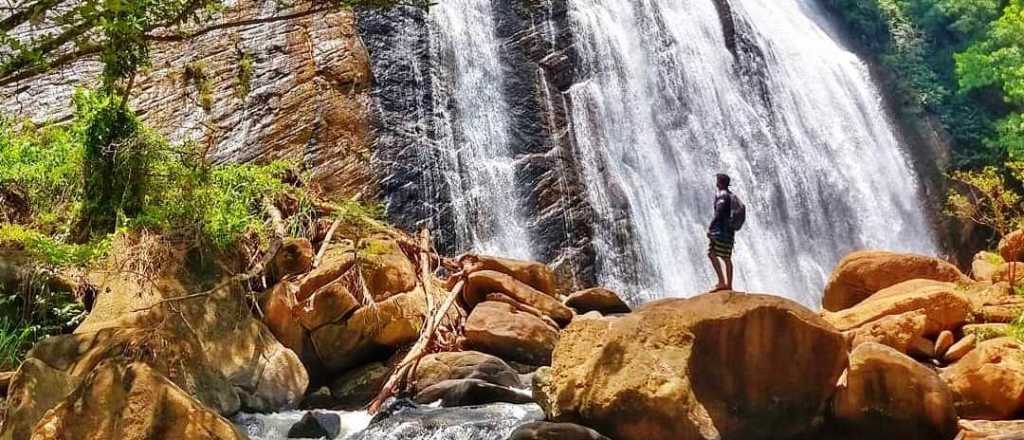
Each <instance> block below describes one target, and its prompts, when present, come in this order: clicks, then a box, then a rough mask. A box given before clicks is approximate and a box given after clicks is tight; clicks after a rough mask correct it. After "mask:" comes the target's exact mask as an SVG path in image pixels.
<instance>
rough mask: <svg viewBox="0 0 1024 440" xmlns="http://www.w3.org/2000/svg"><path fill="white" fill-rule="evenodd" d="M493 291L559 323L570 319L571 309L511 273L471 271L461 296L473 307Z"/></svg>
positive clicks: (567, 321) (565, 322)
mask: <svg viewBox="0 0 1024 440" xmlns="http://www.w3.org/2000/svg"><path fill="white" fill-rule="evenodd" d="M494 292H498V293H503V294H505V295H507V296H509V297H511V298H512V299H515V300H516V301H518V302H521V303H523V304H526V305H528V306H531V307H533V308H535V309H537V310H540V311H541V312H543V313H544V314H545V315H547V316H549V317H550V318H551V319H553V320H555V321H557V322H558V323H559V324H563V325H564V324H568V323H569V321H572V317H573V313H572V310H571V309H569V308H568V307H566V306H565V305H563V304H562V303H561V302H560V301H559V300H557V299H555V298H554V297H552V296H550V295H548V294H546V293H544V292H541V291H539V290H537V289H534V288H533V287H530V286H529V285H527V284H525V283H523V282H521V281H519V280H517V279H516V278H514V277H512V276H511V275H508V274H505V273H501V272H497V271H493V270H481V271H478V272H473V273H471V274H470V275H469V276H468V277H467V279H466V286H465V287H464V288H463V298H464V299H465V300H466V304H468V305H469V306H470V307H474V306H476V305H477V304H479V303H482V302H484V301H486V300H487V294H489V293H494Z"/></svg>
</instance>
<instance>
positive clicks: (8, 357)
mask: <svg viewBox="0 0 1024 440" xmlns="http://www.w3.org/2000/svg"><path fill="white" fill-rule="evenodd" d="M38 339H39V338H38V337H36V336H35V332H34V331H33V328H32V327H30V326H28V327H26V326H21V325H17V324H16V323H13V322H11V321H10V320H8V319H6V318H0V370H4V371H10V370H14V369H17V368H18V367H19V366H21V361H22V360H23V359H24V358H25V353H27V352H28V350H29V348H31V347H32V344H34V343H35V342H36V341H37V340H38Z"/></svg>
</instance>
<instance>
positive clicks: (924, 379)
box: [833, 342, 957, 440]
mask: <svg viewBox="0 0 1024 440" xmlns="http://www.w3.org/2000/svg"><path fill="white" fill-rule="evenodd" d="M833 416H834V419H835V421H836V422H837V424H839V425H840V429H842V430H843V431H845V432H846V433H847V434H852V435H853V438H899V439H907V440H910V439H921V440H942V439H952V438H953V437H954V436H956V432H957V425H956V421H957V417H956V409H955V408H954V407H953V396H952V393H951V392H950V390H949V388H948V387H947V386H946V384H945V382H943V381H942V379H940V378H939V375H938V374H936V373H935V372H934V371H932V370H930V369H929V368H927V367H925V366H923V365H921V364H919V363H917V361H915V360H913V359H911V358H909V357H907V356H906V355H904V354H902V353H900V352H898V351H896V350H894V349H892V348H889V347H886V346H884V345H881V344H877V343H871V342H869V343H865V344H861V345H860V346H858V347H857V348H855V349H854V350H853V352H852V353H850V366H849V369H848V370H847V373H846V383H845V384H844V385H841V386H840V387H839V389H838V390H837V391H836V396H835V398H834V401H833Z"/></svg>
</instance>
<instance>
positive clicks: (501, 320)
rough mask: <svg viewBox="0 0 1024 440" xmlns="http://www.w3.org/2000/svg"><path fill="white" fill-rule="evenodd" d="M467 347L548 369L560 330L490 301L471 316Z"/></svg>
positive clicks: (466, 328)
mask: <svg viewBox="0 0 1024 440" xmlns="http://www.w3.org/2000/svg"><path fill="white" fill-rule="evenodd" d="M465 336H466V345H467V346H468V347H469V348H471V349H474V350H480V351H482V352H485V353H491V354H494V355H497V356H500V357H501V358H503V359H508V360H512V361H516V362H522V363H525V364H531V365H547V364H549V363H550V362H551V351H552V350H554V349H555V343H557V342H558V330H557V329H555V328H552V327H551V326H550V325H548V324H546V323H544V321H542V320H541V319H540V318H538V317H536V316H534V315H532V314H529V313H525V312H520V311H518V310H516V309H515V308H513V307H512V306H510V305H508V304H505V303H500V302H493V301H487V302H483V303H480V304H478V305H477V306H476V308H474V309H473V311H472V312H471V313H470V314H469V318H468V319H467V320H466V327H465Z"/></svg>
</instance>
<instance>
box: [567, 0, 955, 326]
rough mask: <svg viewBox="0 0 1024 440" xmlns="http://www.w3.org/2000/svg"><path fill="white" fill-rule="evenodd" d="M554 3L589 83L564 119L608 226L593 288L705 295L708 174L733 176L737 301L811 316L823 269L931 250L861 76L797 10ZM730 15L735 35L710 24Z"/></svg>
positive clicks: (793, 4)
mask: <svg viewBox="0 0 1024 440" xmlns="http://www.w3.org/2000/svg"><path fill="white" fill-rule="evenodd" d="M715 1H719V2H720V3H719V4H718V5H717V7H716V4H715ZM569 4H570V6H569V8H570V10H569V15H570V23H571V28H572V31H573V34H574V35H575V37H576V40H577V45H578V50H579V53H580V59H581V66H580V68H581V69H583V71H584V76H585V77H586V79H585V80H584V81H582V82H580V83H578V84H576V85H575V86H573V87H572V89H571V90H570V92H569V93H570V96H571V100H572V102H573V104H574V107H573V112H572V119H571V124H572V129H573V132H574V133H575V140H576V147H577V152H578V153H577V154H578V157H579V159H580V160H581V161H582V162H583V165H584V169H585V174H586V179H587V191H588V194H589V196H590V199H591V202H592V204H593V206H594V207H595V209H596V210H597V211H598V212H599V213H600V215H599V216H600V218H601V219H602V220H605V225H604V226H603V227H600V228H598V229H597V230H598V237H597V246H598V258H599V259H602V260H603V264H601V265H600V266H601V268H602V270H601V273H600V277H601V278H602V280H601V281H603V282H604V283H605V284H608V285H612V286H616V287H618V288H620V289H623V290H626V291H630V292H636V293H641V292H642V293H641V296H640V297H634V299H636V300H640V301H643V300H646V299H651V298H652V297H658V296H680V295H689V294H692V293H695V292H697V291H698V290H699V289H700V288H701V287H706V286H709V285H710V284H711V280H713V275H712V273H711V271H710V268H709V265H708V263H707V257H706V247H707V239H706V237H705V231H706V227H707V223H708V221H709V219H710V215H711V205H712V198H713V194H714V174H715V173H717V172H725V173H727V174H729V175H730V176H732V177H733V188H734V190H735V192H736V193H737V194H739V195H740V196H741V197H742V198H743V199H744V200H745V202H746V203H747V205H748V208H747V212H748V222H747V225H746V226H745V229H744V230H743V231H741V232H740V233H739V235H738V242H737V246H736V252H735V255H734V261H735V262H736V266H737V268H738V269H737V270H738V275H737V283H736V287H738V288H740V289H751V290H757V291H768V292H778V293H783V294H786V295H787V296H790V297H791V298H793V299H796V300H798V301H800V302H803V303H804V304H806V305H809V306H812V307H816V306H817V304H818V299H819V294H818V293H817V292H820V288H821V286H822V285H823V281H824V279H825V278H826V276H827V274H828V272H829V271H830V270H831V268H832V267H834V265H835V263H836V262H837V261H838V260H839V258H841V256H842V255H844V254H845V253H847V252H849V251H851V250H854V249H856V248H861V247H879V248H885V249H893V250H906V251H916V252H923V253H934V252H935V249H936V247H935V244H934V242H933V238H932V234H931V232H930V227H929V225H928V224H927V222H926V219H925V217H926V215H925V211H924V208H923V207H922V203H921V202H920V201H919V189H918V186H917V183H916V178H915V175H914V172H913V170H912V169H911V167H910V165H909V164H908V160H907V158H905V157H904V154H903V153H902V152H901V148H900V145H899V144H898V142H897V140H896V137H895V135H894V129H893V127H892V126H891V125H890V123H889V121H888V120H887V118H886V115H885V113H884V111H883V106H882V103H881V98H880V96H879V93H878V92H877V91H876V89H875V88H874V86H873V84H872V82H871V80H870V78H869V73H868V70H867V68H866V66H865V65H864V64H863V63H862V62H861V61H860V60H858V59H857V57H856V56H854V55H853V54H852V53H850V52H849V51H847V50H845V49H844V48H843V47H841V46H840V45H839V44H838V43H837V42H836V41H835V40H834V39H833V38H832V37H831V36H830V35H829V34H828V33H827V32H826V30H825V29H824V28H823V27H822V26H821V25H819V24H818V23H823V22H825V20H824V18H823V17H821V16H820V14H821V11H819V9H818V7H817V6H816V5H814V4H813V3H812V2H811V1H810V0H741V1H735V0H734V1H732V2H731V5H730V4H727V3H725V2H724V1H722V0H635V1H614V0H570V1H569ZM721 8H729V9H731V11H729V10H726V11H723V10H722V9H721ZM723 15H729V16H727V17H722V16H723ZM729 19H731V20H733V23H732V24H733V25H734V26H735V28H734V29H727V28H724V27H723V25H722V24H721V23H722V22H726V23H728V22H727V21H725V20H729ZM744 38H745V39H746V40H743V39H744ZM730 45H731V46H732V49H733V51H732V52H731V51H730V50H729V46H730ZM622 206H625V209H627V210H628V213H629V219H630V225H631V226H632V229H633V231H634V235H635V246H636V250H638V251H639V252H635V254H636V255H639V256H640V258H639V260H640V261H638V262H636V264H637V267H636V268H634V269H635V270H634V271H633V272H635V273H639V274H641V276H640V279H639V280H637V279H636V277H631V276H629V274H630V273H631V271H630V270H629V269H630V268H629V267H628V266H629V264H630V262H628V261H626V262H621V263H620V262H617V261H616V258H617V256H618V255H621V254H624V253H625V252H624V251H623V249H621V246H615V245H613V244H612V243H613V240H612V239H611V238H610V234H612V233H613V232H614V231H612V230H611V228H610V226H609V225H610V221H609V219H610V218H611V217H612V215H613V213H614V211H615V209H617V208H619V207H622Z"/></svg>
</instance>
